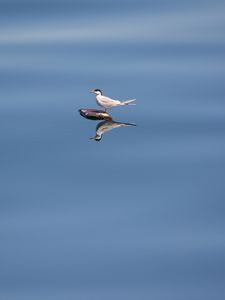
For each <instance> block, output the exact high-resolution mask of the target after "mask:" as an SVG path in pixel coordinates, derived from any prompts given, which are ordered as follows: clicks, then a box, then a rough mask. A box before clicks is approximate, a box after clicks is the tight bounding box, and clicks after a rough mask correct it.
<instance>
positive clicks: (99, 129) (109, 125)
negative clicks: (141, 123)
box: [90, 121, 136, 142]
mask: <svg viewBox="0 0 225 300" xmlns="http://www.w3.org/2000/svg"><path fill="white" fill-rule="evenodd" d="M122 126H136V124H134V123H124V122H115V121H103V122H100V123H98V125H97V126H96V134H95V136H94V137H91V138H90V139H91V140H95V141H96V142H99V141H101V139H102V136H103V134H104V133H105V132H107V131H110V130H112V129H115V128H118V127H122Z"/></svg>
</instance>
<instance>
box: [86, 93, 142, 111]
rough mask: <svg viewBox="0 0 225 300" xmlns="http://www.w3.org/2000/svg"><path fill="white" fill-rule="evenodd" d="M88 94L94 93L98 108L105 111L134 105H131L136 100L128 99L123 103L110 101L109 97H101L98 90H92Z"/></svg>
mask: <svg viewBox="0 0 225 300" xmlns="http://www.w3.org/2000/svg"><path fill="white" fill-rule="evenodd" d="M90 93H94V94H95V95H96V102H97V104H98V105H99V106H102V107H104V108H105V111H106V110H107V109H111V108H113V107H116V106H124V105H135V103H133V102H134V101H135V100H136V99H129V100H125V101H120V100H115V99H111V98H109V97H106V96H103V95H102V91H101V90H100V89H94V90H92V91H90Z"/></svg>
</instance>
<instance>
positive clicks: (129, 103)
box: [121, 99, 136, 105]
mask: <svg viewBox="0 0 225 300" xmlns="http://www.w3.org/2000/svg"><path fill="white" fill-rule="evenodd" d="M134 101H136V99H130V100H126V101H121V105H136V103H133V102H134Z"/></svg>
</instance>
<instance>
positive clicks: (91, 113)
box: [79, 108, 112, 120]
mask: <svg viewBox="0 0 225 300" xmlns="http://www.w3.org/2000/svg"><path fill="white" fill-rule="evenodd" d="M79 113H80V115H81V116H82V117H84V118H86V119H90V120H112V117H111V116H110V115H109V114H108V113H107V112H105V111H104V110H98V109H88V108H81V109H79Z"/></svg>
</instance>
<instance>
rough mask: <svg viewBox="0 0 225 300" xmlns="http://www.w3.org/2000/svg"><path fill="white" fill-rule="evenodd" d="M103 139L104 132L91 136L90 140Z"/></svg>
mask: <svg viewBox="0 0 225 300" xmlns="http://www.w3.org/2000/svg"><path fill="white" fill-rule="evenodd" d="M101 139H102V134H101V135H100V134H96V136H94V137H91V138H90V140H95V141H96V142H100V141H101Z"/></svg>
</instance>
